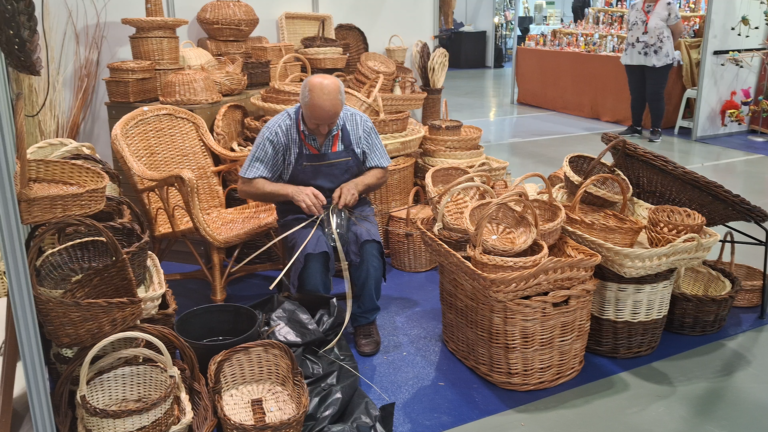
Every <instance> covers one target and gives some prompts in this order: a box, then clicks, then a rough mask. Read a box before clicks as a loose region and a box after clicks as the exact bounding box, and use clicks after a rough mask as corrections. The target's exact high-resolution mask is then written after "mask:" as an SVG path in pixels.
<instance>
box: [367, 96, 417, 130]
mask: <svg viewBox="0 0 768 432" xmlns="http://www.w3.org/2000/svg"><path fill="white" fill-rule="evenodd" d="M376 102H377V103H378V106H379V116H378V117H371V121H372V122H373V126H374V127H375V128H376V132H378V133H379V134H380V135H391V134H397V133H403V132H405V131H406V130H408V124H409V123H410V119H411V113H409V112H407V111H405V112H400V113H394V114H385V113H384V107H383V106H382V104H381V98H380V97H378V96H377V97H376Z"/></svg>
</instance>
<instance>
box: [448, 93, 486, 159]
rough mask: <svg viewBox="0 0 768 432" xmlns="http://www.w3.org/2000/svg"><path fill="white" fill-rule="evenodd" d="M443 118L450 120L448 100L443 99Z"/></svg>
mask: <svg viewBox="0 0 768 432" xmlns="http://www.w3.org/2000/svg"><path fill="white" fill-rule="evenodd" d="M442 118H443V120H448V119H450V116H448V99H443V117H442ZM478 163H479V162H478Z"/></svg>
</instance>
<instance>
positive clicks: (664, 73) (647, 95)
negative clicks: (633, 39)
mask: <svg viewBox="0 0 768 432" xmlns="http://www.w3.org/2000/svg"><path fill="white" fill-rule="evenodd" d="M624 67H625V68H626V70H627V81H628V82H629V94H630V95H631V96H632V102H631V103H630V108H631V109H632V126H635V127H642V126H643V114H645V106H646V105H648V110H649V111H650V112H651V128H653V129H661V122H662V121H663V120H664V108H665V107H666V102H665V101H664V90H666V89H667V81H668V80H669V71H671V70H672V64H671V63H670V64H668V65H665V66H659V67H652V66H642V65H624Z"/></svg>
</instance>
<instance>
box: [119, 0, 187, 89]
mask: <svg viewBox="0 0 768 432" xmlns="http://www.w3.org/2000/svg"><path fill="white" fill-rule="evenodd" d="M146 6H147V8H146V10H147V16H146V17H145V18H123V19H122V20H121V22H122V23H123V24H125V25H128V26H131V27H134V28H135V29H136V33H134V34H132V35H131V36H129V38H130V40H131V54H132V55H133V59H134V60H144V61H151V62H153V63H154V64H155V77H156V87H157V92H158V93H160V92H161V91H162V86H163V83H164V82H165V80H166V79H167V78H168V77H169V76H170V75H171V74H172V73H174V72H176V71H179V70H181V69H182V66H181V63H180V62H181V57H180V48H179V37H178V36H177V35H176V29H177V28H179V27H181V26H183V25H186V24H189V21H187V20H185V19H181V18H166V17H165V16H164V15H163V5H162V2H158V1H156V0H146ZM110 71H111V69H110ZM111 85H112V86H113V87H114V86H115V84H114V83H113V84H111ZM107 86H108V87H109V86H110V82H109V81H107ZM110 100H113V99H112V98H111V97H110ZM113 101H114V100H113Z"/></svg>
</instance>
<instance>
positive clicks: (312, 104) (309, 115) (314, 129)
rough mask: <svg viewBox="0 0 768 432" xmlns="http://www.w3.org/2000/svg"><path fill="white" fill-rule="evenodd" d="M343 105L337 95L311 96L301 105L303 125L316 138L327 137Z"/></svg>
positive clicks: (337, 119)
mask: <svg viewBox="0 0 768 432" xmlns="http://www.w3.org/2000/svg"><path fill="white" fill-rule="evenodd" d="M343 108H344V106H343V105H342V104H341V101H340V100H339V99H338V97H332V98H319V97H318V98H312V99H310V101H309V103H308V104H307V106H306V107H302V115H303V116H304V125H305V126H306V127H307V130H309V133H311V134H312V135H314V136H315V137H316V138H323V137H327V136H328V134H329V133H330V132H331V130H332V129H333V128H334V127H335V126H336V123H337V122H338V121H339V117H340V116H341V110H342V109H343Z"/></svg>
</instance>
